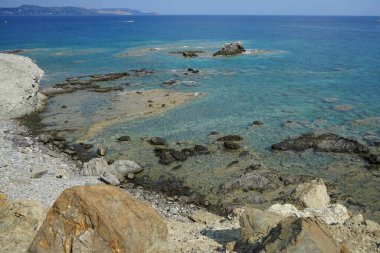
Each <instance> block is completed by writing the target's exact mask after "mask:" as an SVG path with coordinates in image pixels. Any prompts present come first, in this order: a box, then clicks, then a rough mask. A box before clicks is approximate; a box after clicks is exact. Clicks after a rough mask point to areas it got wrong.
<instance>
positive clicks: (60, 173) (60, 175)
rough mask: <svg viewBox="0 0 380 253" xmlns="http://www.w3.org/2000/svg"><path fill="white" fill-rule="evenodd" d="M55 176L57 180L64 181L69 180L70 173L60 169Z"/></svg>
mask: <svg viewBox="0 0 380 253" xmlns="http://www.w3.org/2000/svg"><path fill="white" fill-rule="evenodd" d="M55 176H56V177H57V178H62V179H69V178H70V172H68V171H67V170H65V169H60V170H58V171H57V173H55Z"/></svg>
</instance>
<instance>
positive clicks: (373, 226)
mask: <svg viewBox="0 0 380 253" xmlns="http://www.w3.org/2000/svg"><path fill="white" fill-rule="evenodd" d="M365 225H366V228H367V230H368V231H369V232H371V233H373V232H380V225H379V224H378V223H376V222H374V221H371V220H366V221H365Z"/></svg>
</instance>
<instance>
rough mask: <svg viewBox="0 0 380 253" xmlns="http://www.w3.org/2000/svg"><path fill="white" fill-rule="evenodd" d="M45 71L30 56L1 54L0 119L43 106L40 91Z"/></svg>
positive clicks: (20, 114) (19, 115)
mask: <svg viewBox="0 0 380 253" xmlns="http://www.w3.org/2000/svg"><path fill="white" fill-rule="evenodd" d="M43 74H44V72H43V71H42V70H41V69H40V68H39V67H38V66H37V65H36V64H35V63H34V62H33V61H32V60H31V59H29V58H27V57H23V56H17V55H12V54H0V119H11V118H18V117H22V116H24V115H27V114H30V113H32V112H34V111H37V110H39V109H41V108H42V107H43V104H44V102H45V97H44V96H43V95H41V94H39V93H38V89H39V83H40V80H41V78H42V76H43Z"/></svg>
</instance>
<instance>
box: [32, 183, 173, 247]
mask: <svg viewBox="0 0 380 253" xmlns="http://www.w3.org/2000/svg"><path fill="white" fill-rule="evenodd" d="M167 234H168V229H167V225H166V224H165V223H164V221H163V220H162V218H161V216H160V215H159V214H158V213H157V212H156V211H155V210H153V209H152V208H151V207H150V206H148V205H147V204H144V203H142V202H140V201H138V200H136V199H134V198H133V197H132V196H131V195H130V194H128V193H126V192H123V191H122V190H120V189H118V188H116V187H112V186H105V185H96V186H77V187H73V188H70V189H67V190H65V191H64V192H63V193H62V195H61V196H60V197H59V198H58V199H57V201H56V202H55V203H54V205H53V207H52V208H51V209H50V211H49V213H48V215H47V218H46V220H45V222H44V224H43V225H42V227H41V229H40V230H39V232H38V234H37V236H36V237H35V238H34V240H33V242H32V244H31V245H30V247H29V250H28V252H54V253H60V252H141V253H142V252H155V253H156V252H167Z"/></svg>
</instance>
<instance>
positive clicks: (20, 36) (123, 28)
mask: <svg viewBox="0 0 380 253" xmlns="http://www.w3.org/2000/svg"><path fill="white" fill-rule="evenodd" d="M379 19H380V18H379V17H303V16H294V17H292V16H138V17H117V16H116V17H2V18H1V17H0V20H1V22H0V49H1V50H6V49H16V48H22V49H31V50H30V51H27V52H26V53H25V55H27V56H29V57H31V58H33V59H34V60H36V61H37V63H38V64H39V65H40V66H41V68H43V69H44V70H45V72H46V75H45V78H44V80H43V85H49V84H50V83H53V82H57V81H62V80H63V79H64V78H65V77H68V76H76V75H82V74H93V73H105V72H117V71H124V70H128V69H136V68H148V69H152V70H154V71H156V73H157V75H155V76H154V77H152V78H150V79H148V80H147V81H146V82H145V83H144V86H142V88H159V87H160V86H159V85H160V84H161V83H162V82H163V81H165V80H168V79H173V78H175V77H173V73H174V72H173V71H174V70H176V71H179V70H184V69H187V68H188V67H192V68H198V69H201V70H202V71H203V73H204V75H202V76H200V77H192V78H189V80H195V81H197V82H198V84H199V86H194V87H188V86H183V85H182V86H181V85H180V86H177V87H176V88H175V89H176V90H182V91H191V92H198V91H200V92H204V93H207V95H208V96H207V97H206V98H204V99H201V100H198V101H196V102H194V103H191V104H189V105H186V106H183V107H181V108H179V109H178V110H175V111H171V112H169V113H168V114H166V115H164V116H163V117H156V118H149V119H145V120H138V121H135V122H134V123H133V124H131V123H128V124H127V125H125V126H121V128H122V129H127V130H128V131H129V132H130V133H131V134H135V135H139V134H141V133H151V135H159V136H163V137H166V138H169V139H172V140H177V139H203V138H205V137H206V136H207V134H208V133H209V132H210V131H221V132H224V133H232V132H233V133H239V134H241V135H243V136H244V137H245V138H246V139H247V140H248V143H249V145H252V147H254V148H255V149H257V150H261V151H262V152H265V151H266V150H267V149H268V147H269V146H270V145H271V144H273V143H275V142H278V141H280V140H282V139H283V138H285V137H287V136H293V135H297V134H299V133H302V132H309V131H313V130H315V129H321V130H329V131H335V132H339V133H340V134H343V135H353V136H356V137H357V138H359V139H360V138H362V137H363V136H365V135H368V134H371V135H377V136H379V134H380V127H379V126H378V125H375V126H374V125H372V126H366V127H358V126H354V125H352V124H351V121H353V120H357V119H363V118H369V117H380V99H379V95H380V22H379V21H378V20H379ZM3 20H7V23H6V24H5V23H4V22H3ZM128 20H134V21H135V22H134V23H128V22H126V21H128ZM237 40H240V41H243V42H244V43H245V46H246V48H248V49H263V50H270V53H267V54H262V55H242V56H238V57H233V58H212V57H199V58H195V59H185V58H182V57H180V56H175V55H170V54H169V51H175V50H180V49H182V50H183V49H185V48H184V47H185V46H186V47H188V48H192V49H203V50H206V51H208V52H210V53H212V52H215V51H216V50H217V49H218V48H220V47H221V46H222V45H223V44H224V43H226V42H230V41H237ZM148 47H149V48H161V49H162V50H160V51H154V52H145V51H144V49H145V48H148ZM126 52H127V53H129V56H128V57H118V55H119V54H121V53H126ZM328 97H334V98H337V99H338V100H337V101H336V102H335V103H326V102H324V101H323V100H324V99H326V98H328ZM337 105H349V106H351V107H352V110H349V111H336V110H333V109H332V108H333V107H334V106H337ZM254 120H261V121H263V122H264V123H265V127H262V128H250V127H249V126H250V124H251V122H252V121H254ZM289 120H290V121H293V122H298V123H296V124H293V125H291V127H284V125H283V123H284V122H286V121H289ZM119 128H120V126H118V127H117V128H115V129H113V131H118V129H119Z"/></svg>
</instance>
